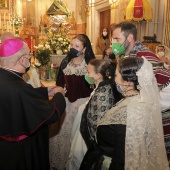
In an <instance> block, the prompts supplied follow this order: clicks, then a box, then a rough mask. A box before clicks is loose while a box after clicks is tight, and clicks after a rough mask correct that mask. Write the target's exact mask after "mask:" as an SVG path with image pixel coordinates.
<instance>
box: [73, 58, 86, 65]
mask: <svg viewBox="0 0 170 170" xmlns="http://www.w3.org/2000/svg"><path fill="white" fill-rule="evenodd" d="M83 60H84V58H83V59H82V60H81V61H80V62H79V63H75V59H73V60H72V65H73V66H74V67H77V66H80V65H81V63H82V62H83Z"/></svg>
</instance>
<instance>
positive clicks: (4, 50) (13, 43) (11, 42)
mask: <svg viewBox="0 0 170 170" xmlns="http://www.w3.org/2000/svg"><path fill="white" fill-rule="evenodd" d="M23 45H24V43H23V41H22V40H20V39H17V38H12V39H7V40H5V41H4V42H3V43H2V44H1V45H0V57H8V56H11V55H13V54H15V53H17V52H18V51H19V50H20V49H21V48H22V47H23Z"/></svg>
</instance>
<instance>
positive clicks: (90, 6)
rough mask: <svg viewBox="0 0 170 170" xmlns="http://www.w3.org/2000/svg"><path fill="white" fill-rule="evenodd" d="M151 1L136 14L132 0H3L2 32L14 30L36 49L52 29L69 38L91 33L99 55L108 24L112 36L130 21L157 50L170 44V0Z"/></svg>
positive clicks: (0, 14)
mask: <svg viewBox="0 0 170 170" xmlns="http://www.w3.org/2000/svg"><path fill="white" fill-rule="evenodd" d="M147 3H148V4H149V5H148V4H147V5H145V4H144V3H143V7H142V8H143V14H142V15H141V16H140V17H135V16H133V9H134V8H135V4H132V1H131V0H83V1H79V0H75V1H69V0H58V1H57V0H46V1H40V0H1V1H0V34H3V33H4V32H13V33H14V34H15V35H17V36H21V37H22V38H24V39H26V40H27V42H28V43H29V46H30V50H31V51H34V50H35V49H34V45H38V44H41V43H42V42H45V41H47V38H48V32H50V31H52V32H59V30H60V29H62V31H63V32H64V33H65V34H66V36H67V37H68V38H72V37H74V36H75V35H76V34H80V33H83V34H86V35H88V36H89V38H90V40H91V43H92V47H93V51H94V53H95V54H96V43H97V38H98V37H99V36H100V35H101V32H102V29H103V28H104V27H106V28H107V29H108V30H109V33H110V35H109V36H110V38H111V28H112V27H113V26H114V24H116V23H118V22H121V21H124V20H129V21H132V22H133V23H135V24H136V26H137V29H138V39H139V40H140V41H142V42H144V43H145V45H146V46H148V47H149V48H150V50H152V51H153V52H155V46H157V45H158V44H164V45H166V46H168V47H170V35H169V28H170V26H169V19H170V14H169V12H168V9H169V6H170V2H169V1H168V0H161V1H160V0H157V1H155V0H148V2H147ZM17 20H18V21H17ZM154 36H155V38H154ZM144 37H145V38H146V37H148V38H151V40H145V39H144ZM152 37H153V40H152Z"/></svg>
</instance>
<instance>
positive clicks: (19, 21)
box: [12, 14, 23, 27]
mask: <svg viewBox="0 0 170 170" xmlns="http://www.w3.org/2000/svg"><path fill="white" fill-rule="evenodd" d="M12 24H14V26H15V27H20V26H21V25H23V19H22V18H21V17H20V16H19V15H17V14H16V15H15V16H14V17H12Z"/></svg>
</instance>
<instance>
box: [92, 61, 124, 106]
mask: <svg viewBox="0 0 170 170" xmlns="http://www.w3.org/2000/svg"><path fill="white" fill-rule="evenodd" d="M89 64H91V65H92V66H94V69H95V72H96V73H100V74H101V75H102V76H103V80H104V81H108V83H109V84H110V85H111V87H112V91H113V97H114V100H115V103H116V102H118V101H119V100H121V99H122V94H121V93H119V92H118V91H117V88H116V83H115V71H116V63H113V62H111V61H109V60H105V59H92V60H90V62H89Z"/></svg>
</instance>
